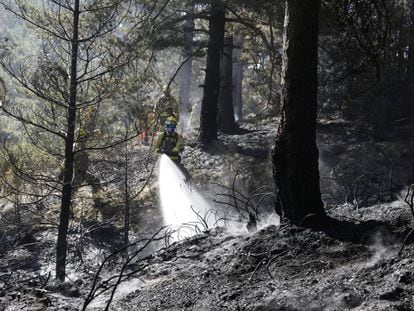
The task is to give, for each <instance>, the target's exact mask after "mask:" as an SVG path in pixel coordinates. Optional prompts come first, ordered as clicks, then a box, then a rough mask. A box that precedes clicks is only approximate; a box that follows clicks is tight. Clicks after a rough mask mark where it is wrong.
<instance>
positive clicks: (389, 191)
mask: <svg viewBox="0 0 414 311" xmlns="http://www.w3.org/2000/svg"><path fill="white" fill-rule="evenodd" d="M243 127H244V128H245V129H247V130H250V131H246V132H244V133H243V134H240V135H225V136H224V135H223V136H221V143H220V146H221V148H215V150H211V151H210V152H209V153H206V152H203V151H201V150H200V149H198V148H197V146H196V145H193V146H189V147H186V150H185V152H184V157H183V158H184V164H186V166H187V167H188V168H189V169H190V171H191V173H192V175H193V178H194V181H193V182H194V186H195V187H198V188H202V185H203V184H204V185H205V184H206V183H208V181H210V182H211V180H215V181H217V180H218V182H217V184H218V186H217V187H216V188H214V187H209V188H208V189H204V190H205V191H206V192H205V195H206V197H208V198H210V199H211V197H214V193H217V191H222V190H223V189H222V188H223V187H221V186H220V184H228V182H229V181H230V182H231V180H233V178H234V175H235V172H240V175H241V179H242V182H240V184H238V186H240V187H241V189H242V190H243V191H250V190H251V189H256V188H257V187H260V185H262V184H265V183H266V181H267V182H269V180H270V179H269V178H271V174H272V172H271V167H270V166H269V163H270V158H269V157H270V148H269V146H270V145H271V142H272V140H273V139H274V134H275V128H276V126H275V124H269V123H266V122H262V123H260V122H259V123H254V124H247V125H244V126H243ZM396 137H398V139H396ZM318 140H319V142H318V143H319V146H320V152H321V176H322V177H323V178H322V181H323V185H322V186H323V195H324V200H325V202H327V213H328V215H329V216H330V217H332V218H334V219H335V221H332V222H331V224H330V225H329V226H328V225H327V227H326V228H325V229H324V230H323V231H312V230H309V229H304V228H301V227H297V226H291V225H287V224H284V223H283V222H282V224H278V223H277V222H274V224H271V225H269V226H259V230H257V231H256V232H247V230H238V231H234V230H232V229H229V228H225V227H218V228H211V229H208V230H205V231H204V232H201V233H200V234H197V235H195V236H192V237H190V238H187V239H184V240H182V241H180V242H175V243H171V244H170V243H167V244H170V245H167V246H165V245H164V244H163V243H164V242H165V239H164V238H165V236H166V235H165V232H164V231H160V232H158V233H157V231H156V230H153V231H152V232H151V233H152V234H153V235H152V237H151V238H149V239H142V240H140V239H141V238H142V234H141V235H140V236H139V237H131V240H133V241H136V244H135V245H134V246H132V247H130V248H129V250H128V253H126V252H121V253H120V254H121V255H119V256H117V255H114V256H112V257H111V256H109V257H107V258H108V260H107V261H106V263H105V264H104V265H102V266H101V268H102V269H101V270H100V271H99V274H98V273H97V271H98V270H97V269H98V267H99V265H98V264H97V263H96V262H95V263H93V262H91V260H89V259H88V258H87V257H86V256H84V259H83V260H79V258H78V257H76V256H77V253H76V249H74V250H73V251H72V252H71V253H70V256H69V261H70V264H69V265H68V271H69V281H67V282H65V283H63V284H60V285H57V284H54V282H53V280H52V277H50V275H49V274H47V273H46V272H45V271H48V269H46V267H50V266H53V259H51V258H54V241H55V238H56V233H55V231H54V230H51V229H36V230H32V231H30V233H27V235H26V236H24V234H23V233H21V234H22V235H23V236H21V237H20V238H19V241H20V242H19V244H18V245H15V246H14V247H12V248H10V247H9V248H7V249H5V248H4V247H3V248H2V249H1V251H0V259H1V263H0V310H7V311H12V310H79V309H82V306H85V301H87V304H88V306H87V310H148V311H150V310H151V311H155V310H159V311H163V310H177V311H178V310H194V311H195V310H197V311H203V310H206V311H207V310H256V311H266V310H268V311H271V310H272V311H274V310H279V311H282V310H285V311H286V310H291V311H293V310H295V311H299V310H303V311H305V310H384V311H385V310H387V311H388V310H414V284H413V283H414V244H413V243H412V242H413V238H414V237H413V236H411V237H410V238H409V239H408V240H407V241H405V242H406V243H405V244H403V241H404V239H405V237H406V236H407V235H408V233H409V231H410V230H411V228H412V227H413V220H414V215H413V213H412V211H411V210H410V208H409V206H408V204H407V203H406V202H404V198H405V194H406V187H405V186H404V185H406V184H408V183H410V182H412V180H411V179H410V178H412V177H411V176H412V172H413V167H414V165H412V164H411V162H410V157H412V156H413V155H414V148H412V146H413V143H412V142H411V141H410V137H409V136H408V135H407V136H404V135H400V134H398V136H395V137H394V136H393V135H391V134H390V136H389V137H386V138H383V139H382V140H381V141H380V142H379V141H377V140H375V139H373V138H372V137H371V136H370V135H368V134H366V133H365V132H364V131H362V132H361V131H360V130H358V131H357V130H355V129H351V128H350V127H349V126H348V125H347V124H346V123H335V124H332V123H329V122H325V123H323V124H321V126H320V127H319V135H318ZM220 146H219V147H220ZM197 159H198V160H197ZM390 167H391V170H390V169H389V168H390ZM243 169H244V170H243ZM243 175H244V176H243ZM247 175H249V176H247ZM327 181H331V182H329V183H328V182H327ZM242 190H241V191H242ZM203 193H204V192H203ZM408 199H410V196H409V197H408ZM408 201H410V200H408ZM154 204H155V202H150V203H148V206H149V208H148V211H151V212H150V213H149V214H148V215H147V216H146V217H147V218H153V216H149V215H153V214H154V213H155V214H156V209H155V208H150V207H151V206H152V205H154ZM269 204H270V203H269ZM154 211H155V212H154ZM271 211H272V207H270V206H267V207H265V211H264V212H263V214H266V213H271ZM141 216H142V215H141ZM244 218H245V216H243V215H240V219H241V221H242V222H243V223H242V228H244V227H245V222H246V220H245V219H244ZM0 220H1V219H0ZM147 226H148V227H154V222H153V221H151V220H149V221H148V224H147ZM153 229H154V228H153ZM149 231H150V230H149ZM104 236H107V237H110V238H111V239H112V240H115V239H116V237H119V239H121V230H120V229H119V228H117V227H115V226H107V227H103V228H101V229H100V231H96V233H95V236H94V237H92V238H94V239H97V238H98V237H99V239H101V240H102V239H104ZM1 237H2V240H5V239H7V232H6V231H5V230H4V229H2V236H1ZM75 237H76V234H73V237H72V239H75ZM135 238H136V239H135ZM9 239H11V237H9ZM71 241H72V240H71ZM91 241H92V239H89V240H85V241H84V243H86V244H84V245H83V247H84V249H87V251H88V252H89V253H93V252H95V253H99V252H100V251H101V250H102V247H107V248H108V249H109V248H110V247H114V245H109V244H110V243H109V244H105V243H104V244H102V243H101V244H99V245H100V247H101V248H98V247H96V245H97V244H96V243H95V244H93V243H91ZM106 241H109V239H107V240H106ZM9 242H10V241H9ZM10 244H11V243H8V244H7V245H10ZM153 244H157V245H158V246H157V247H153V249H156V250H154V251H153V252H150V251H147V249H148V248H151V247H152V245H153ZM1 245H2V246H4V245H6V244H5V243H2V244H1ZM403 245H404V247H403ZM83 254H84V253H83ZM105 254H109V252H106V253H105ZM78 255H79V254H78ZM76 258H77V259H76ZM94 258H96V257H94ZM75 259H76V260H75ZM101 260H102V257H101ZM125 262H126V263H125ZM112 292H113V293H114V295H113V296H111V293H112ZM109 302H110V304H109ZM106 308H107V309H106Z"/></svg>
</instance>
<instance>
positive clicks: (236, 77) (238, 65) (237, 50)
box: [233, 36, 244, 122]
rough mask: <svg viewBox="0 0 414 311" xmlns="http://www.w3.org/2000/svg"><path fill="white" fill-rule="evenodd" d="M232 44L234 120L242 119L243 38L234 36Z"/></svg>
mask: <svg viewBox="0 0 414 311" xmlns="http://www.w3.org/2000/svg"><path fill="white" fill-rule="evenodd" d="M234 39H235V40H234V46H233V109H234V118H235V121H236V122H238V121H242V120H243V105H242V98H243V97H242V90H243V61H242V59H241V50H242V47H243V41H244V38H243V37H242V36H236V37H235V38H234Z"/></svg>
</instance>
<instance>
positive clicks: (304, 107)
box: [273, 0, 325, 224]
mask: <svg viewBox="0 0 414 311" xmlns="http://www.w3.org/2000/svg"><path fill="white" fill-rule="evenodd" d="M319 5H320V1H319V0H287V1H286V14H285V25H284V55H283V81H282V119H281V123H280V127H279V131H278V135H277V138H276V145H275V150H274V155H273V162H274V178H275V181H276V183H277V185H278V189H279V203H280V204H281V210H282V213H283V215H284V216H285V217H287V219H288V220H289V221H290V222H292V223H294V224H301V223H303V224H305V222H304V221H305V220H306V224H311V223H319V221H320V220H321V219H323V218H324V216H325V212H324V208H323V203H322V200H321V192H320V185H319V170H318V148H317V146H316V115H317V89H318V83H317V63H318V52H317V48H318V47H317V40H318V15H319Z"/></svg>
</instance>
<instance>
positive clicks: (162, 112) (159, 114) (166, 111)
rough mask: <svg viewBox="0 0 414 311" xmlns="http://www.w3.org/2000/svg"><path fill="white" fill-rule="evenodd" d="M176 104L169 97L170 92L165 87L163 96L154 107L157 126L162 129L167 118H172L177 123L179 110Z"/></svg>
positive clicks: (170, 96) (174, 100)
mask: <svg viewBox="0 0 414 311" xmlns="http://www.w3.org/2000/svg"><path fill="white" fill-rule="evenodd" d="M178 106H179V105H178V102H177V100H176V99H175V98H174V96H172V95H171V90H170V88H169V87H168V86H167V87H165V91H164V94H163V96H162V97H161V98H160V99H159V100H158V102H157V104H156V105H155V109H154V113H155V116H156V118H157V119H158V120H157V121H158V124H159V125H160V126H161V127H162V126H163V125H164V124H165V121H166V120H167V119H168V118H169V117H174V118H175V119H176V120H177V122H178V118H179V110H178Z"/></svg>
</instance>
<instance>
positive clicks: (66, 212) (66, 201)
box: [56, 0, 80, 282]
mask: <svg viewBox="0 0 414 311" xmlns="http://www.w3.org/2000/svg"><path fill="white" fill-rule="evenodd" d="M79 14H80V13H79V0H75V6H74V11H73V36H72V41H71V46H72V51H71V65H70V97H69V105H68V108H67V114H68V123H67V134H66V139H65V163H64V174H63V189H62V200H61V207H60V222H59V229H58V239H57V245H56V279H57V280H59V281H60V282H63V281H64V280H65V275H66V254H67V234H68V225H69V216H70V205H71V201H72V190H73V185H72V181H73V160H74V151H73V144H74V141H75V123H76V96H77V82H78V81H77V60H78V44H79V40H78V37H79V34H78V31H79V28H78V27H79Z"/></svg>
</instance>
